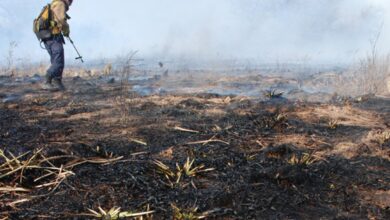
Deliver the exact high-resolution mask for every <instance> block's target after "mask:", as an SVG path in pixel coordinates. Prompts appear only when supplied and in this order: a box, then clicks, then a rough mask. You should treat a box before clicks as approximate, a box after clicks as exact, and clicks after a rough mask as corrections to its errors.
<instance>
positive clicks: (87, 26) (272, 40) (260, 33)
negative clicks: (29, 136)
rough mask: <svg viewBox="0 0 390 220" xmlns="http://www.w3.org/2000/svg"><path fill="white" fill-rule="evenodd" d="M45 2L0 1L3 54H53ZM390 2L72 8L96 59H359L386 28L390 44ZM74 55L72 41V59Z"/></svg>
mask: <svg viewBox="0 0 390 220" xmlns="http://www.w3.org/2000/svg"><path fill="white" fill-rule="evenodd" d="M45 4H46V1H43V0H41V1H33V2H32V1H30V0H18V1H14V0H1V1H0V40H1V42H0V57H1V56H3V54H4V51H6V46H7V45H8V42H9V41H17V42H18V43H19V48H21V51H17V54H18V56H20V57H25V56H27V57H30V58H31V59H32V60H41V59H46V58H47V57H46V56H47V55H46V52H45V51H42V50H40V49H39V46H38V44H37V41H36V39H35V37H34V35H33V33H32V32H31V23H32V20H33V18H34V17H35V16H36V15H37V14H38V13H39V11H40V9H41V8H42V7H43V5H45ZM389 5H390V4H389V3H388V1H386V0H317V1H308V0H213V1H210V0H187V1H183V0H165V1H160V0H143V1H135V0H111V1H96V0H82V1H80V0H79V1H74V4H73V6H72V7H71V10H70V11H69V14H70V15H71V17H72V19H71V20H70V24H71V27H72V29H71V35H72V37H73V38H74V40H75V41H76V43H77V45H78V47H79V49H80V51H82V52H83V53H84V56H85V57H86V58H88V59H89V60H90V59H94V58H110V57H115V56H117V55H120V54H124V53H127V52H128V51H130V50H139V51H140V52H139V53H138V54H139V55H140V56H144V57H157V58H158V59H178V58H185V59H196V60H219V59H249V60H258V61H264V62H272V61H276V60H277V61H281V62H283V61H286V62H287V61H293V62H294V61H299V60H303V59H305V60H308V61H310V62H340V61H341V62H353V61H356V59H359V57H362V56H364V55H365V54H366V53H367V51H368V50H369V49H370V41H371V40H372V39H373V38H374V37H375V36H376V35H377V33H378V32H379V31H381V30H382V35H381V38H380V41H379V42H378V48H379V49H380V52H382V53H387V52H388V51H389V50H390V42H388V41H387V40H386V39H388V38H389V37H390V28H389V25H390V16H389V14H390V13H389V12H390V6H389ZM5 9H6V10H5ZM11 12H12V13H11ZM11 21H12V22H11ZM382 24H383V28H382V29H381V27H382ZM73 55H74V53H73V51H72V48H71V47H69V45H68V47H67V57H68V58H72V56H73Z"/></svg>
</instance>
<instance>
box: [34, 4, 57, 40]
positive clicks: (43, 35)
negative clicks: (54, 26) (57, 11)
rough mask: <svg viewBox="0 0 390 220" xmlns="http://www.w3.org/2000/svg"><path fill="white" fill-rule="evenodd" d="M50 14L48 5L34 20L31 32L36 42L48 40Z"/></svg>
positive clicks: (49, 35)
mask: <svg viewBox="0 0 390 220" xmlns="http://www.w3.org/2000/svg"><path fill="white" fill-rule="evenodd" d="M51 20H52V12H51V6H50V4H48V5H46V6H45V7H44V8H43V9H42V11H41V13H40V14H39V16H38V17H37V18H36V19H34V26H33V31H34V33H35V35H37V38H38V40H40V41H43V40H47V39H49V38H50V37H51V36H52V34H51V25H50V23H51Z"/></svg>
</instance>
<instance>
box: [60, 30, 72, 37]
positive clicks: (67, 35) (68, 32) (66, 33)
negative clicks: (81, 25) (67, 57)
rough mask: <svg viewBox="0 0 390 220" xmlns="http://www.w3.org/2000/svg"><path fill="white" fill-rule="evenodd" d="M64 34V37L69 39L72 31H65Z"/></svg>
mask: <svg viewBox="0 0 390 220" xmlns="http://www.w3.org/2000/svg"><path fill="white" fill-rule="evenodd" d="M62 34H63V35H64V37H69V34H70V31H69V30H64V31H62Z"/></svg>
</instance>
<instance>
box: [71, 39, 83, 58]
mask: <svg viewBox="0 0 390 220" xmlns="http://www.w3.org/2000/svg"><path fill="white" fill-rule="evenodd" d="M67 38H68V40H69V42H70V43H71V44H72V45H73V48H74V50H75V51H76V53H77V55H78V57H76V58H75V59H76V60H81V62H82V63H84V60H83V57H82V56H81V55H80V53H79V51H78V50H77V48H76V46H75V45H74V43H73V40H72V39H71V38H70V37H67Z"/></svg>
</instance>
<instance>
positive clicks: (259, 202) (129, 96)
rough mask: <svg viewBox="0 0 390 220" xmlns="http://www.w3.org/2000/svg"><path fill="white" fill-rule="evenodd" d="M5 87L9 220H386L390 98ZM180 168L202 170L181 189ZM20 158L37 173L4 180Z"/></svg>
mask: <svg viewBox="0 0 390 220" xmlns="http://www.w3.org/2000/svg"><path fill="white" fill-rule="evenodd" d="M2 80H3V81H2V86H1V87H0V96H1V98H2V99H3V103H2V104H0V149H1V150H2V151H3V152H4V156H5V157H6V158H8V159H10V160H13V159H12V158H17V157H18V156H19V155H23V154H25V155H24V156H23V157H20V158H18V160H17V161H19V162H15V161H16V160H13V161H8V162H7V161H6V159H5V157H4V156H3V157H1V158H0V162H1V165H0V166H1V169H0V171H1V173H0V175H1V179H0V188H1V189H2V190H3V191H2V192H1V194H0V217H3V218H5V219H7V218H8V219H42V218H47V219H60V218H62V219H72V218H73V219H87V218H93V217H92V216H88V215H84V214H91V212H90V211H88V209H92V210H98V208H99V207H101V208H103V209H104V210H109V209H110V208H112V207H121V208H122V210H131V211H133V212H135V213H138V212H143V211H149V210H153V211H155V212H154V213H153V214H149V215H144V216H143V217H144V218H154V219H172V218H177V219H180V218H185V217H188V218H190V217H191V216H192V217H194V218H195V217H207V218H210V219H213V218H215V219H260V218H261V219H319V218H324V219H351V218H352V219H367V218H373V219H389V218H390V210H389V207H390V203H389V201H390V161H389V157H390V137H388V136H387V135H388V134H389V133H390V127H389V126H390V100H389V99H386V98H378V97H364V98H361V99H359V100H356V99H337V100H336V101H334V102H332V103H313V102H301V101H289V100H286V99H270V100H256V99H249V98H246V97H239V96H221V95H215V94H193V95H189V94H182V95H180V94H165V95H151V96H140V95H138V94H137V93H134V92H130V93H128V89H130V88H131V87H132V85H131V84H129V85H126V86H124V85H123V84H122V85H121V84H120V83H113V84H107V83H91V81H87V80H84V79H82V78H74V79H68V80H67V81H66V84H67V85H68V86H69V89H68V91H67V92H65V93H53V94H49V93H46V92H41V91H39V90H38V85H36V84H31V83H20V82H17V81H15V79H12V78H3V79H2ZM11 94H12V95H11ZM31 158H33V159H31ZM187 158H189V159H190V161H191V160H193V159H194V163H193V164H192V168H196V169H198V170H195V171H198V172H194V175H187V174H186V173H185V172H182V176H181V177H180V178H178V173H179V171H178V168H177V167H179V168H180V169H183V164H185V162H186V161H187ZM29 161H30V162H34V164H32V163H31V165H35V166H37V167H40V168H34V167H31V168H25V169H22V170H18V171H15V172H11V173H9V171H12V170H15V169H16V168H17V166H18V163H19V165H20V164H22V165H23V164H26V163H27V162H29ZM158 162H161V163H163V164H164V165H166V167H165V169H163V168H162V167H161V166H158V165H157V164H158ZM201 165H204V166H203V167H201ZM10 167H12V168H10ZM44 167H51V168H52V172H53V173H52V174H51V175H49V174H50V172H49V171H47V170H45V169H44ZM55 168H58V170H56V169H55ZM180 169H179V170H180ZM65 171H66V172H69V173H66V172H65ZM169 171H171V173H169ZM202 171H204V172H202ZM56 172H58V174H56ZM61 172H62V173H61ZM172 173H173V174H172ZM60 174H61V175H60ZM44 175H48V176H47V177H45V178H40V177H42V176H44ZM59 180H61V181H59ZM17 189H19V190H17ZM196 208H197V209H196Z"/></svg>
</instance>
